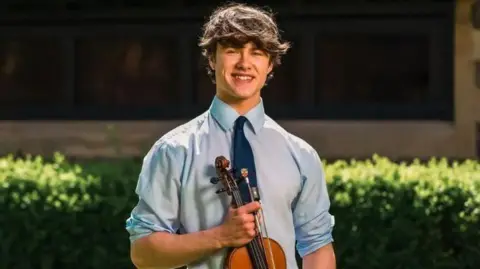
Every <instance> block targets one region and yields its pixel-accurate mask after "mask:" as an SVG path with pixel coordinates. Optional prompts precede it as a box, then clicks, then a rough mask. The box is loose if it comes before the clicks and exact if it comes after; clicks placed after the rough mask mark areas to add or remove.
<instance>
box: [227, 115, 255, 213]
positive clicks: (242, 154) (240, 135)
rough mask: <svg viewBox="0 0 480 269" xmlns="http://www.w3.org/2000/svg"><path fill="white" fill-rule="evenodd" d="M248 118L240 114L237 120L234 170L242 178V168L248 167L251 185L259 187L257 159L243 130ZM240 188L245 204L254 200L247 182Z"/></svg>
mask: <svg viewBox="0 0 480 269" xmlns="http://www.w3.org/2000/svg"><path fill="white" fill-rule="evenodd" d="M246 121H247V118H245V117H244V116H240V117H238V118H237V120H236V121H235V130H234V135H233V171H234V173H235V178H240V175H241V169H242V168H246V169H248V180H249V183H250V186H251V187H257V174H256V171H255V160H254V158H253V151H252V147H251V146H250V143H249V142H248V140H247V138H246V137H245V132H244V130H243V128H244V126H245V122H246ZM239 189H240V193H241V197H242V200H243V203H244V204H247V203H249V202H251V201H252V199H251V197H250V192H249V190H248V187H247V185H246V184H245V182H240V183H239Z"/></svg>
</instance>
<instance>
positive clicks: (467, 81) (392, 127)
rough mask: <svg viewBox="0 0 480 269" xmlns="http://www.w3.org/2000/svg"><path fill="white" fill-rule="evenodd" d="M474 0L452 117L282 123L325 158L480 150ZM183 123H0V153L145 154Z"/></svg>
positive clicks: (459, 37) (463, 34) (464, 14)
mask: <svg viewBox="0 0 480 269" xmlns="http://www.w3.org/2000/svg"><path fill="white" fill-rule="evenodd" d="M473 2H474V1H473V0H461V1H460V0H459V1H457V8H456V24H455V40H454V43H455V55H454V57H455V61H454V64H455V68H454V70H455V85H454V86H455V122H454V123H449V122H437V121H403V122H393V121H392V122H388V121H387V122H386V121H381V122H376V121H351V122H345V121H342V122H331V121H280V124H282V125H283V126H284V127H285V128H286V129H287V130H289V131H291V132H292V133H294V134H296V135H298V136H300V137H302V138H304V139H305V140H306V141H307V142H309V143H310V144H312V145H313V146H314V147H315V148H316V149H317V150H318V152H319V153H320V155H321V156H322V157H328V158H337V157H368V156H371V155H372V154H373V153H378V154H381V155H385V156H389V157H391V158H395V159H396V158H412V157H420V158H428V157H431V156H448V157H454V158H472V157H476V156H478V155H477V154H478V153H477V149H476V148H477V145H476V140H477V137H476V123H477V122H480V70H479V68H480V67H479V66H478V63H480V29H478V30H477V29H474V27H473V26H472V19H471V17H472V16H471V14H472V12H471V8H472V4H473ZM478 17H479V18H480V14H479V16H478ZM479 22H480V20H479ZM479 24H480V23H479ZM476 81H477V85H475V82H476ZM181 123H182V122H179V121H147V122H146V121H137V122H102V121H88V122H81V121H80V122H69V121H65V122H62V121H55V122H40V121H35V122H31V121H30V122H0V141H2V143H0V154H2V155H3V154H7V153H10V152H16V151H18V150H21V151H23V152H25V153H31V154H47V155H48V154H51V153H52V152H54V151H61V152H63V153H65V154H67V155H72V156H78V157H120V156H142V155H143V154H144V153H145V151H146V150H148V148H149V147H150V146H151V145H152V144H153V143H154V141H155V140H156V139H158V137H160V136H161V135H162V134H164V133H165V132H167V131H168V130H169V129H171V128H173V127H175V126H177V125H178V124H181Z"/></svg>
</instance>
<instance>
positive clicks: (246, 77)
mask: <svg viewBox="0 0 480 269" xmlns="http://www.w3.org/2000/svg"><path fill="white" fill-rule="evenodd" d="M236 78H238V79H240V80H250V79H252V78H251V77H249V76H236Z"/></svg>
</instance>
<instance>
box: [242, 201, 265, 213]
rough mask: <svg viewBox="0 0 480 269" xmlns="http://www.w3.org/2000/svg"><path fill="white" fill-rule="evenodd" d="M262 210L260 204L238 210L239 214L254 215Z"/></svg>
mask: <svg viewBox="0 0 480 269" xmlns="http://www.w3.org/2000/svg"><path fill="white" fill-rule="evenodd" d="M259 209H260V203H259V202H251V203H248V204H246V205H243V206H241V207H239V208H238V211H239V213H241V214H245V213H253V212H256V211H257V210H259Z"/></svg>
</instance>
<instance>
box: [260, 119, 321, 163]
mask: <svg viewBox="0 0 480 269" xmlns="http://www.w3.org/2000/svg"><path fill="white" fill-rule="evenodd" d="M265 127H266V128H267V129H269V130H270V131H273V132H275V133H277V134H278V135H280V136H281V138H282V140H283V141H284V142H285V143H286V145H287V147H288V148H289V150H290V152H291V153H292V155H293V156H294V158H296V159H297V161H298V162H299V165H300V166H305V164H307V165H308V164H310V163H311V162H315V163H318V162H319V161H320V156H319V154H318V152H317V150H316V149H315V148H314V147H313V146H312V145H311V144H309V143H308V142H307V141H305V140H304V139H302V138H300V137H299V136H297V135H295V134H293V133H291V132H289V131H287V130H286V129H285V128H283V127H282V126H281V125H280V124H278V123H277V122H276V121H274V120H273V119H271V118H270V117H266V122H265ZM302 163H303V165H302Z"/></svg>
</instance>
